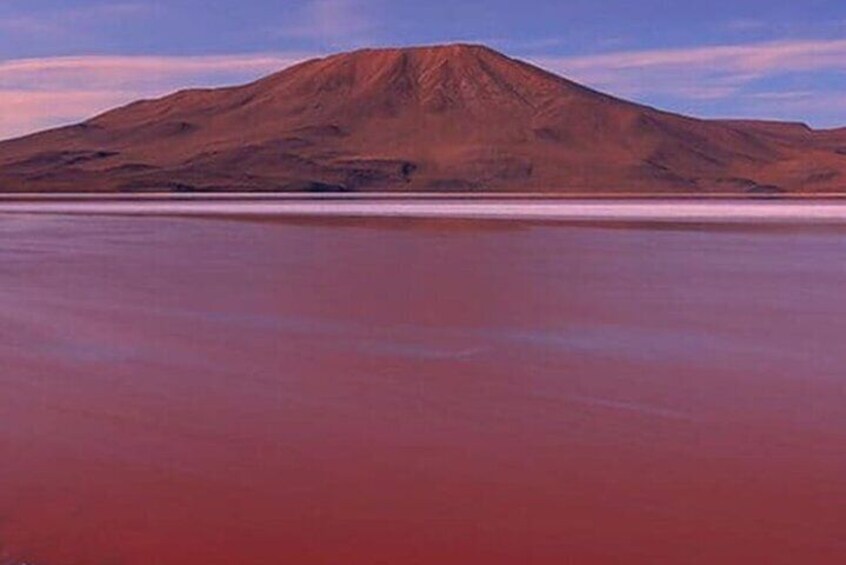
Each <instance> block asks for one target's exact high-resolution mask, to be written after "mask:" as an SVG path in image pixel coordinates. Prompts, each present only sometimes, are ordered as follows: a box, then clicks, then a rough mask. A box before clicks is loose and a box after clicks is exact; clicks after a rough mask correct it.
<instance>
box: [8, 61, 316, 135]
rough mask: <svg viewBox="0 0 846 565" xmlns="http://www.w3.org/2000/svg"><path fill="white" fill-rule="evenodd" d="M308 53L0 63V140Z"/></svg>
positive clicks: (278, 65)
mask: <svg viewBox="0 0 846 565" xmlns="http://www.w3.org/2000/svg"><path fill="white" fill-rule="evenodd" d="M310 56H311V55H310V54H307V53H270V54H255V55H228V56H203V57H145V56H134V57H133V56H127V57H120V56H89V57H56V58H45V59H20V60H13V61H5V62H0V139H2V138H8V137H13V136H16V135H22V134H25V133H29V132H32V131H36V130H38V129H43V128H46V127H51V126H56V125H61V124H66V123H73V122H76V121H79V120H81V119H84V118H86V117H88V116H91V115H94V114H96V113H99V112H101V111H104V110H107V109H109V108H112V107H114V106H116V105H120V104H124V103H128V102H131V101H133V100H136V99H138V98H147V97H154V96H160V95H163V94H166V93H168V92H171V91H173V90H176V89H179V88H185V87H190V86H220V85H230V84H237V83H241V82H246V81H249V80H252V79H255V78H258V77H260V76H263V75H266V74H269V73H271V72H274V71H278V70H280V69H283V68H285V67H288V66H290V65H293V64H295V63H297V62H300V61H302V60H304V59H307V58H309V57H310Z"/></svg>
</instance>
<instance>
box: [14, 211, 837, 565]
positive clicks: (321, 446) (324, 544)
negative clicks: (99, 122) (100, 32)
mask: <svg viewBox="0 0 846 565" xmlns="http://www.w3.org/2000/svg"><path fill="white" fill-rule="evenodd" d="M360 227H361V223H360V222H356V223H355V224H345V223H342V224H333V223H329V224H321V223H316V222H310V223H302V222H294V223H252V222H234V221H217V220H200V219H195V220H189V219H177V218H172V219H167V218H152V217H150V218H125V219H117V218H104V217H99V218H98V217H83V216H74V217H70V216H43V215H39V216H29V217H27V216H8V217H3V218H0V234H2V236H3V243H2V246H0V366H2V367H3V369H2V371H0V423H2V427H0V460H2V464H1V465H0V563H3V562H4V560H18V561H24V560H26V561H28V562H31V563H35V564H41V563H44V564H45V565H53V564H56V565H59V564H65V563H121V564H130V565H133V564H139V565H140V564H149V563H162V564H166V565H170V564H179V565H184V564H188V565H190V564H194V563H197V564H200V563H202V564H209V563H221V564H224V563H225V564H227V565H228V564H231V563H241V562H244V563H249V562H257V563H277V562H286V563H298V564H309V563H346V564H358V563H361V564H372V563H404V564H406V563H412V564H413V563H419V564H424V563H425V564H430V563H447V564H450V563H455V564H459V563H460V564H472V563H485V564H499V563H501V564H509V565H510V564H513V563H537V564H560V563H567V562H573V563H580V564H584V563H600V564H604V563H635V564H661V563H666V564H678V563H702V564H706V563H707V564H712V563H767V564H779V563H784V564H788V563H789V564H791V565H792V564H794V563H799V562H802V563H839V562H841V561H843V560H844V558H846V540H844V537H843V536H842V524H843V522H844V519H846V510H844V509H846V479H844V477H846V450H843V445H844V444H846V410H845V409H844V406H846V402H845V401H846V382H844V376H843V375H844V371H843V367H846V352H844V349H843V348H842V344H841V341H842V336H843V335H846V300H844V298H843V293H842V289H843V288H844V283H846V262H844V261H843V260H842V258H843V257H844V256H845V255H846V239H845V238H843V237H842V235H841V234H839V233H837V232H816V233H812V232H807V233H804V232H801V231H799V232H795V231H794V232H792V233H779V232H776V231H754V230H751V231H750V230H744V231H726V230H723V231H708V230H700V229H695V230H694V229H680V230H674V231H668V230H652V229H630V230H620V229H602V228H576V227H566V226H557V227H556V226H546V227H544V226H529V225H522V226H520V228H519V229H501V230H500V229H489V228H490V226H489V225H485V229H476V227H479V226H476V225H475V224H473V223H472V222H464V223H463V224H462V225H461V229H454V228H455V227H456V226H455V224H453V225H452V227H451V228H450V229H440V228H439V227H438V225H437V224H432V223H431V222H429V223H427V222H422V223H420V222H414V223H407V224H397V223H396V221H390V222H380V221H372V222H370V223H369V224H367V226H366V227H367V228H368V229H359V228H360ZM398 227H402V228H403V229H397V228H398ZM512 227H513V226H512Z"/></svg>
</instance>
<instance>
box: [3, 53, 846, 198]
mask: <svg viewBox="0 0 846 565" xmlns="http://www.w3.org/2000/svg"><path fill="white" fill-rule="evenodd" d="M844 189H846V130H829V131H815V130H812V129H810V128H808V127H807V126H805V125H802V124H790V123H776V122H755V121H738V120H733V121H718V120H699V119H694V118H689V117H685V116H680V115H675V114H671V113H667V112H662V111H659V110H656V109H653V108H649V107H646V106H642V105H638V104H634V103H631V102H626V101H624V100H620V99H617V98H614V97H612V96H608V95H605V94H602V93H599V92H596V91H594V90H591V89H589V88H586V87H584V86H580V85H578V84H576V83H574V82H571V81H569V80H566V79H564V78H562V77H559V76H557V75H554V74H551V73H549V72H546V71H544V70H541V69H539V68H537V67H534V66H531V65H529V64H527V63H524V62H521V61H517V60H514V59H511V58H509V57H506V56H504V55H502V54H500V53H497V52H496V51H493V50H491V49H488V48H486V47H482V46H474V45H449V46H439V47H424V48H407V49H378V50H362V51H356V52H353V53H345V54H340V55H335V56H331V57H327V58H324V59H315V60H312V61H308V62H305V63H302V64H300V65H297V66H294V67H291V68H289V69H286V70H284V71H282V72H280V73H278V74H275V75H271V76H269V77H267V78H264V79H262V80H259V81H257V82H254V83H251V84H248V85H244V86H238V87H233V88H222V89H207V90H186V91H182V92H178V93H176V94H173V95H170V96H166V97H164V98H161V99H158V100H147V101H141V102H136V103H133V104H130V105H128V106H125V107H123V108H119V109H116V110H112V111H110V112H107V113H105V114H102V115H100V116H97V117H95V118H93V119H91V120H88V121H86V122H83V123H81V124H78V125H74V126H69V127H64V128H59V129H55V130H51V131H46V132H43V133H38V134H35V135H30V136H27V137H24V138H20V139H16V140H11V141H6V142H3V143H0V191H6V192H23V191H27V192H29V191H37V192H47V191H75V192H78V191H99V192H106V191H128V192H136V191H155V190H173V191H216V190H219V191H224V190H227V191H229V190H232V191H240V190H245V191H270V190H280V191H340V190H349V191H371V190H379V191H513V192H538V191H551V192H631V193H645V192H649V193H657V192H664V193H687V192H693V193H715V192H721V193H725V192H779V191H785V192H797V193H817V192H834V191H842V190H844Z"/></svg>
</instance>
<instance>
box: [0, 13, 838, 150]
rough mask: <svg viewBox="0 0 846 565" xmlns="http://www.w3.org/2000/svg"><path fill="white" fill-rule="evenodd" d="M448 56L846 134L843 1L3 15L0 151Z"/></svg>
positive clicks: (707, 112)
mask: <svg viewBox="0 0 846 565" xmlns="http://www.w3.org/2000/svg"><path fill="white" fill-rule="evenodd" d="M447 42H472V43H483V44H486V45H489V46H490V47H493V48H495V49H498V50H500V51H503V52H505V53H506V54H508V55H511V56H514V57H518V58H522V59H525V60H528V61H530V62H533V63H536V64H538V65H541V66H543V67H545V68H547V69H549V70H552V71H554V72H557V73H559V74H562V75H564V76H566V77H568V78H571V79H573V80H576V81H579V82H582V83H584V84H587V85H589V86H592V87H594V88H597V89H600V90H603V91H606V92H609V93H611V94H614V95H617V96H621V97H624V98H628V99H632V100H636V101H638V102H642V103H646V104H649V105H653V106H657V107H660V108H662V109H667V110H671V111H675V112H681V113H685V114H691V115H696V116H700V117H712V118H730V117H750V118H762V119H779V120H789V121H802V122H806V123H808V124H810V125H812V126H813V127H818V128H829V127H838V126H846V2H844V0H802V1H800V0H768V1H763V0H760V1H759V0H708V1H707V2H703V1H692V0H690V1H688V0H570V1H566V0H519V1H515V0H426V1H425V2H424V1H420V0H275V1H273V0H237V1H236V0H146V1H141V0H138V1H135V0H125V1H121V0H116V1H105V0H0V138H8V137H14V136H17V135H22V134H25V133H29V132H32V131H36V130H39V129H43V128H46V127H52V126H56V125H61V124H66V123H73V122H76V121H79V120H81V119H84V118H86V117H89V116H91V115H94V114H96V113H98V112H101V111H103V110H106V109H108V108H111V107H114V106H116V105H120V104H124V103H127V102H130V101H132V100H135V99H137V98H149V97H155V96H160V95H163V94H166V93H168V92H171V91H173V90H176V89H179V88H184V87H194V86H219V85H228V84H236V83H242V82H246V81H249V80H253V79H255V78H258V77H260V76H263V75H265V74H269V73H271V72H274V71H278V70H281V69H282V68H284V67H286V66H289V65H291V64H294V63H296V62H298V61H302V60H304V59H308V58H311V57H315V56H321V55H326V54H330V53H334V52H338V51H346V50H351V49H356V48H361V47H372V46H376V47H378V46H403V45H420V44H434V43H447Z"/></svg>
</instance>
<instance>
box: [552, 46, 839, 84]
mask: <svg viewBox="0 0 846 565" xmlns="http://www.w3.org/2000/svg"><path fill="white" fill-rule="evenodd" d="M535 61H536V62H537V63H539V64H541V65H543V66H545V67H547V68H549V69H551V70H554V71H556V72H559V73H562V74H565V75H567V76H569V77H571V78H574V79H575V80H579V81H582V82H585V83H587V84H590V85H592V86H595V87H598V88H604V89H609V90H611V91H614V92H616V93H619V94H623V95H639V94H643V93H650V92H660V93H669V94H678V95H681V96H693V97H695V96H701V97H705V98H710V97H727V96H732V95H734V94H736V93H738V92H739V91H740V90H741V89H742V88H743V87H744V86H745V85H748V84H750V83H753V82H755V81H757V80H760V79H762V78H765V77H772V76H778V75H786V74H794V73H807V72H817V71H824V70H846V40H844V39H837V40H827V41H781V42H767V43H758V44H752V45H719V46H713V47H698V48H690V49H667V50H649V51H623V52H615V53H607V54H601V55H590V56H585V57H559V58H536V59H535Z"/></svg>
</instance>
